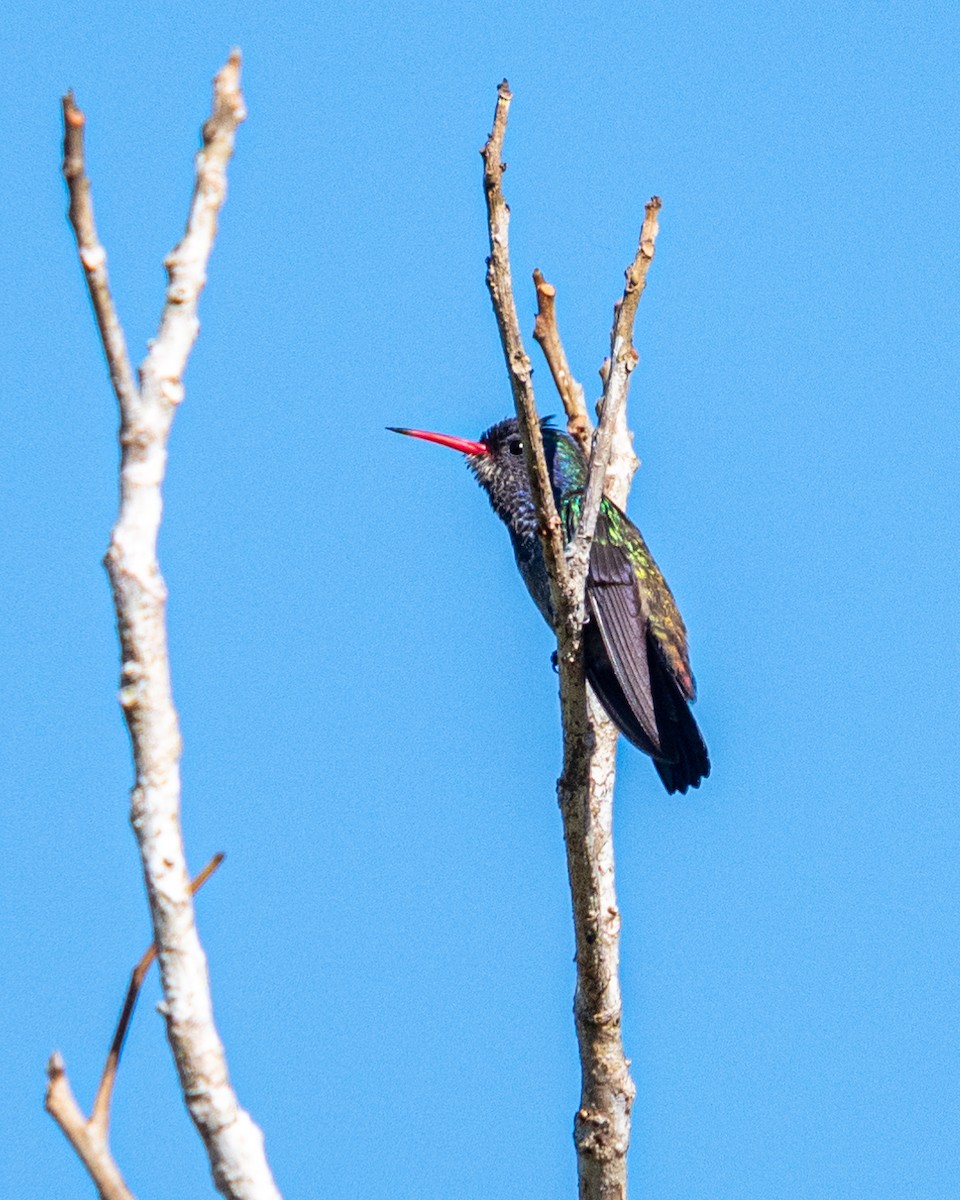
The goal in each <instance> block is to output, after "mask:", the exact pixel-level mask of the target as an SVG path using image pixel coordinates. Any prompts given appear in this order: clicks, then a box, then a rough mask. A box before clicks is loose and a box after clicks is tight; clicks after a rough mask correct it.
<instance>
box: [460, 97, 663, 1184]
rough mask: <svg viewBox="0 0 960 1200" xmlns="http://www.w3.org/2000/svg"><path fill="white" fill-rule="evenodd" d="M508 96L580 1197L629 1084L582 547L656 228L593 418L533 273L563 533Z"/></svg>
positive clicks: (631, 277) (616, 421)
mask: <svg viewBox="0 0 960 1200" xmlns="http://www.w3.org/2000/svg"><path fill="white" fill-rule="evenodd" d="M511 100H512V95H511V93H510V88H509V86H508V85H507V82H506V80H504V82H503V83H501V85H500V87H499V88H498V90H497V106H496V110H495V113H494V121H493V130H492V132H491V134H490V136H489V138H488V139H487V142H486V145H485V146H484V148H483V151H482V154H483V161H484V192H485V195H486V200H487V224H488V232H489V238H490V257H489V259H488V260H487V285H488V288H489V290H490V298H491V300H492V302H493V309H494V313H495V314H496V318H497V326H498V328H499V331H500V340H501V342H502V345H503V350H504V357H505V359H506V364H507V373H508V375H509V377H510V385H511V389H512V391H513V397H514V403H515V406H516V411H517V420H518V423H519V426H520V433H521V436H522V438H523V443H524V447H525V449H526V451H527V455H526V461H527V469H528V472H529V476H530V488H531V492H532V495H533V500H534V504H535V507H536V512H537V516H538V520H539V525H540V535H541V542H542V545H543V553H544V558H545V560H546V564H547V571H548V574H549V578H550V594H551V602H552V605H553V612H554V620H555V627H556V634H557V663H558V674H559V677H560V707H561V713H562V719H563V771H562V774H561V776H560V779H559V780H558V783H557V795H558V799H559V802H560V810H561V815H562V818H563V826H564V840H565V842H566V849H567V871H568V874H569V877H570V890H571V897H572V901H573V918H574V932H575V938H576V947H577V953H576V963H577V985H576V996H575V999H574V1015H575V1021H576V1027H577V1039H578V1042H579V1046H580V1062H581V1070H582V1083H581V1097H580V1106H579V1108H578V1110H577V1114H576V1119H575V1122H574V1142H575V1144H576V1149H577V1169H578V1176H579V1190H580V1197H581V1200H625V1197H626V1194H627V1172H626V1154H627V1147H628V1144H629V1140H630V1110H631V1106H632V1103H633V1099H634V1095H635V1093H636V1089H635V1087H634V1084H633V1080H632V1079H631V1078H630V1071H629V1062H628V1061H627V1059H626V1057H625V1055H624V1052H623V1041H622V1037H621V1028H620V1022H621V1011H622V1003H621V995H620V981H619V954H620V950H619V936H620V911H619V908H618V906H617V900H616V889H615V883H614V861H613V784H614V779H615V770H616V767H615V763H616V741H617V731H616V728H615V726H614V725H613V724H612V722H611V721H609V719H608V718H607V717H606V716H605V715H604V714H603V712H602V711H601V710H600V707H599V705H598V704H597V703H596V702H595V700H594V699H593V697H592V696H591V695H590V693H589V692H588V690H587V686H586V679H585V673H584V657H583V625H584V620H585V616H586V610H585V593H586V581H587V570H588V566H589V560H590V547H591V545H592V543H593V536H594V533H595V530H596V525H597V519H598V517H599V513H600V502H601V500H602V498H603V495H604V494H605V493H606V494H607V495H609V496H610V498H611V499H612V500H613V501H614V502H615V503H617V504H619V505H620V506H621V507H623V506H624V505H625V502H626V497H627V493H628V491H629V487H630V482H631V480H632V478H633V474H634V471H635V470H636V467H637V465H638V463H637V459H636V457H635V455H634V453H633V447H632V440H631V436H630V433H629V430H628V428H627V423H626V400H627V392H628V389H629V384H630V375H631V373H632V371H633V369H634V367H635V366H636V364H637V362H638V361H639V355H638V354H637V351H636V349H635V347H634V345H633V326H634V319H635V316H636V311H637V305H638V304H639V301H640V297H641V295H642V294H643V290H644V287H645V286H646V278H647V271H648V270H649V267H650V263H651V262H652V260H653V256H654V250H655V245H656V237H657V232H658V222H657V216H658V213H659V211H660V200H659V198H658V197H656V196H654V197H653V198H652V199H651V200H650V201H649V203H648V204H647V206H646V211H645V215H644V221H643V227H642V229H641V233H640V240H639V244H638V247H637V252H636V255H635V256H634V259H633V262H632V263H631V264H630V266H629V267H628V268H627V271H626V285H625V287H624V292H623V296H622V297H621V299H620V300H619V301H618V303H617V305H616V306H615V310H614V323H613V329H612V331H611V335H610V358H609V359H608V360H607V362H606V364H605V369H602V371H601V378H602V380H603V395H602V398H601V400H600V402H599V404H598V406H597V407H598V413H599V414H600V424H599V427H598V428H597V429H596V430H594V429H593V427H592V425H591V422H590V419H589V417H588V415H587V410H586V404H585V402H584V393H583V387H582V386H581V385H580V384H579V383H578V382H577V380H576V379H575V377H574V375H573V373H572V371H571V370H570V366H569V363H568V361H567V357H566V354H565V352H564V349H563V343H562V341H561V339H560V333H559V329H558V326H557V316H556V288H555V287H554V286H553V285H552V284H550V283H548V282H547V280H546V279H544V277H543V274H542V273H541V272H540V271H539V270H537V271H534V273H533V281H534V286H535V288H536V295H537V304H538V310H537V318H536V323H535V325H534V332H533V336H534V339H535V340H536V341H537V342H538V343H539V345H540V348H541V350H542V351H543V354H544V357H545V359H546V361H547V365H548V366H549V368H550V373H551V375H552V377H553V381H554V384H555V385H556V388H557V391H558V393H559V395H560V398H561V400H562V402H563V406H564V411H565V412H566V415H567V428H568V430H569V432H570V434H571V435H572V436H573V437H574V438H575V439H576V440H577V441H578V442H579V444H580V446H581V447H582V448H583V450H584V452H585V454H587V456H588V458H589V473H588V477H587V485H586V489H585V495H584V503H583V507H582V511H581V515H580V521H579V523H578V526H577V529H576V531H575V533H574V536H573V537H572V538H571V539H570V541H569V542H568V543H565V539H564V533H563V529H562V526H561V522H560V518H559V515H558V513H557V507H556V504H555V502H554V499H553V491H552V488H551V486H550V478H549V472H548V468H547V464H546V458H545V455H544V451H543V438H542V436H541V432H540V421H539V417H538V415H537V408H536V402H535V397H534V390H533V382H532V374H531V369H530V360H529V358H528V357H527V354H526V351H525V349H524V346H523V338H522V336H521V333H520V326H519V321H518V318H517V311H516V304H515V301H514V296H513V283H512V278H511V271H510V257H509V240H508V231H509V217H510V214H509V209H508V207H507V204H506V201H505V199H504V196H503V191H502V186H501V180H502V176H503V170H504V165H503V161H502V152H503V141H504V135H505V133H506V127H507V118H508V114H509V110H510V102H511Z"/></svg>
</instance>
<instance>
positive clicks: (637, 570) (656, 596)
mask: <svg viewBox="0 0 960 1200" xmlns="http://www.w3.org/2000/svg"><path fill="white" fill-rule="evenodd" d="M543 432H544V441H545V443H546V448H547V450H548V456H549V458H550V459H551V461H550V464H549V465H550V473H551V478H552V480H553V485H554V498H555V500H556V503H557V508H558V510H559V512H560V517H561V519H562V520H563V522H564V525H565V527H566V531H567V537H568V538H571V537H573V534H574V532H575V530H576V527H577V523H578V521H579V520H580V512H581V509H582V507H583V490H582V489H583V486H584V484H585V483H586V477H587V467H586V461H585V460H584V457H583V454H582V452H581V450H580V447H579V446H578V445H577V444H576V442H574V441H573V439H572V438H570V437H569V436H568V435H567V434H565V433H563V432H562V431H561V430H553V429H550V430H547V429H544V431H543ZM550 434H553V435H554V436H552V437H551V436H550ZM594 540H595V543H597V544H599V545H605V546H609V547H610V548H612V549H616V550H620V551H622V552H623V554H624V555H625V557H626V558H627V559H628V560H629V562H630V565H631V567H632V570H633V574H634V575H635V577H636V580H637V589H638V592H639V594H640V602H641V604H642V606H643V612H644V615H645V616H646V618H647V621H648V623H649V627H650V631H651V632H652V634H653V636H654V637H655V638H656V640H657V643H658V645H659V646H660V648H661V650H662V652H663V655H664V658H665V659H666V662H667V665H668V666H669V667H670V670H671V671H672V673H673V675H674V677H675V678H676V680H677V682H678V684H679V685H680V688H681V690H682V692H683V694H684V695H685V696H686V698H687V699H688V700H693V699H694V698H695V696H696V685H695V684H694V680H693V673H692V672H691V670H690V659H689V656H688V651H687V630H686V626H685V625H684V623H683V618H682V617H681V616H680V611H679V609H678V608H677V602H676V601H675V600H674V598H673V593H672V592H671V591H670V588H669V587H668V586H667V581H666V580H665V579H664V577H663V575H662V573H661V571H660V568H659V567H658V566H657V564H656V562H655V561H654V558H653V555H652V554H651V553H650V551H649V549H648V548H647V544H646V542H645V541H644V540H643V537H642V535H641V533H640V530H639V529H637V527H636V525H634V523H633V522H632V521H631V520H630V518H629V517H628V516H626V514H625V513H623V512H621V511H620V509H619V508H617V506H616V505H615V504H614V503H613V501H612V500H609V499H607V497H606V496H604V498H603V500H602V501H601V504H600V516H599V518H598V520H597V532H596V535H595V539H594Z"/></svg>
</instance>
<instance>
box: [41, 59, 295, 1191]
mask: <svg viewBox="0 0 960 1200" xmlns="http://www.w3.org/2000/svg"><path fill="white" fill-rule="evenodd" d="M63 108H64V175H65V178H66V181H67V186H68V188H69V191H70V220H71V224H72V225H73V228H74V231H75V233H76V235H77V246H78V249H79V252H80V259H81V263H82V264H83V269H84V273H85V275H86V279H87V285H88V288H89V290H90V296H91V299H92V301H93V306H94V311H95V313H96V317H97V324H98V327H99V330H100V336H101V340H102V342H103V347H104V351H105V353H106V356H107V362H108V364H109V369H110V378H111V380H112V382H113V385H114V390H115V392H116V395H117V401H118V404H119V408H120V451H121V461H120V512H119V516H118V519H117V523H116V525H115V526H114V529H113V534H112V536H111V540H110V548H109V549H108V551H107V555H106V560H105V561H106V566H107V571H108V572H109V575H110V582H111V585H112V588H113V597H114V605H115V607H116V613H117V627H118V631H119V635H120V649H121V659H122V665H121V688H120V702H121V705H122V706H123V710H124V717H125V719H126V722H127V725H128V728H129V730H130V738H131V743H132V748H133V758H134V767H135V772H136V781H135V784H134V787H133V791H132V793H131V822H132V824H133V828H134V832H135V833H136V836H137V842H138V845H139V848H140V856H141V861H142V864H143V873H144V880H145V882H146V888H147V898H148V900H149V904H150V915H151V918H152V922H153V929H154V941H155V943H156V946H157V956H158V958H159V962H160V975H161V980H162V983H163V993H164V1002H163V1006H162V1011H163V1015H164V1017H165V1019H166V1025H167V1036H168V1039H169V1041H170V1046H171V1048H172V1050H173V1056H174V1060H175V1062H176V1066H177V1072H178V1074H179V1076H180V1085H181V1089H182V1091H183V1095H184V1099H185V1101H186V1104H187V1108H188V1110H189V1112H190V1115H191V1117H192V1118H193V1121H194V1124H195V1125H196V1127H197V1129H198V1131H199V1133H200V1135H201V1137H202V1138H203V1142H204V1145H205V1146H206V1149H207V1154H208V1156H209V1159H210V1167H211V1172H212V1175H213V1179H214V1183H215V1184H216V1186H217V1188H218V1189H219V1190H220V1192H221V1193H222V1194H223V1195H224V1196H228V1197H231V1198H233V1200H268V1198H269V1200H278V1197H279V1193H278V1191H277V1189H276V1185H275V1184H274V1182H273V1178H272V1176H271V1174H270V1168H269V1166H268V1165H267V1160H266V1155H265V1153H264V1149H263V1136H262V1134H261V1132H260V1130H259V1129H258V1128H257V1126H256V1125H255V1124H254V1123H253V1121H252V1120H251V1119H250V1117H249V1115H248V1114H247V1113H246V1112H245V1111H244V1110H243V1109H242V1108H241V1107H240V1105H239V1103H238V1102H237V1098H236V1095H235V1093H234V1091H233V1088H232V1086H231V1084H230V1077H229V1073H228V1071H227V1062H226V1056H225V1053H224V1049H223V1045H222V1043H221V1041H220V1037H219V1034H218V1033H217V1029H216V1025H215V1024H214V1019H213V1008H212V1002H211V998H210V983H209V979H208V976H207V963H206V957H205V955H204V953H203V948H202V946H201V944H200V939H199V936H198V934H197V929H196V924H195V920H194V910H193V901H192V898H191V894H190V878H189V875H188V874H187V867H186V858H185V855H184V848H183V839H182V835H181V830H180V729H179V723H178V719H177V713H176V710H175V708H174V705H173V696H172V692H171V685H170V663H169V655H168V649H167V630H166V587H165V585H164V582H163V577H162V576H161V574H160V568H159V565H158V563H157V556H156V550H157V535H158V532H159V528H160V516H161V511H162V495H161V488H162V484H163V478H164V472H165V468H166V458H167V439H168V436H169V433H170V426H171V423H172V421H173V417H174V413H175V412H176V408H177V405H178V404H179V403H180V401H181V400H182V399H183V371H184V368H185V366H186V363H187V359H188V357H189V354H190V350H191V348H192V346H193V343H194V341H195V339H196V336H197V332H198V329H199V323H198V320H197V303H198V300H199V297H200V293H201V291H202V289H203V286H204V284H205V282H206V269H207V262H208V260H209V258H210V252H211V250H212V248H213V241H214V237H215V234H216V230H217V220H218V217H219V213H220V208H221V206H222V204H223V201H224V198H225V196H226V186H227V173H226V172H227V164H228V162H229V160H230V157H231V155H232V153H233V144H234V137H235V134H236V131H237V127H238V126H239V125H240V123H241V122H242V121H243V120H244V118H245V116H246V108H245V106H244V100H243V93H242V92H241V90H240V55H239V53H238V52H236V51H234V52H233V53H232V54H231V55H230V58H229V59H228V60H227V63H226V64H225V66H224V67H223V69H222V70H221V71H220V72H219V73H218V75H217V76H216V79H215V80H214V88H213V108H212V112H211V114H210V117H209V119H208V120H207V121H206V123H205V124H204V126H203V131H202V144H201V147H200V150H199V152H198V153H197V156H196V170H195V184H194V191H193V199H192V201H191V204H190V210H189V214H188V218H187V226H186V230H185V232H184V235H183V238H182V239H181V241H180V243H179V245H178V246H177V247H176V248H175V249H174V250H173V251H172V252H171V253H170V254H169V255H168V257H167V260H166V263H165V265H166V268H167V276H168V285H167V294H166V303H165V304H164V307H163V311H162V314H161V318H160V326H159V329H158V332H157V336H156V338H155V339H154V340H153V342H152V343H151V346H150V349H149V352H148V354H147V356H146V358H145V359H144V361H143V364H142V365H141V367H140V383H139V387H137V386H136V385H135V384H134V383H133V380H132V378H131V373H130V367H129V363H128V361H127V355H126V347H125V345H124V340H123V334H122V331H121V328H120V322H119V320H118V318H117V315H116V312H115V310H114V306H113V302H112V300H111V298H110V290H109V283H108V280H107V272H106V254H105V253H104V251H103V247H102V245H101V243H100V241H99V239H98V237H97V233H96V228H95V226H94V221H93V209H92V205H91V203H90V186H89V183H88V181H87V179H86V173H85V168H84V149H83V130H84V118H83V114H82V113H81V112H80V111H79V109H77V107H76V105H75V104H74V102H73V97H72V96H70V95H68V96H67V97H65V99H64V105H63Z"/></svg>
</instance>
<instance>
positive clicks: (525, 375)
mask: <svg viewBox="0 0 960 1200" xmlns="http://www.w3.org/2000/svg"><path fill="white" fill-rule="evenodd" d="M512 99H513V96H512V94H511V92H510V87H509V84H508V83H507V81H506V80H504V81H503V82H502V83H501V84H500V87H499V88H498V89H497V107H496V111H495V113H494V118H493V130H492V132H491V134H490V136H489V137H488V138H487V142H486V145H485V146H484V147H483V149H482V150H481V152H480V153H481V154H482V155H483V190H484V194H485V195H486V198H487V226H488V230H489V234H490V257H489V258H488V259H487V287H488V288H489V290H490V299H491V300H492V301H493V311H494V312H495V313H496V317H497V326H498V327H499V329H500V341H501V342H502V343H503V353H504V357H505V358H506V362H507V373H508V375H509V376H510V387H511V388H512V390H513V399H514V404H515V405H516V410H517V420H518V422H519V423H520V435H521V437H522V438H523V444H524V446H525V447H526V448H527V455H526V460H527V469H528V471H529V472H530V488H531V491H532V493H533V501H534V504H535V506H536V510H537V515H538V516H539V518H540V520H541V530H542V534H543V553H544V557H545V558H546V560H547V567H548V570H549V572H550V579H551V586H552V585H553V583H554V582H556V583H557V584H558V585H559V584H560V583H561V582H562V581H563V579H564V576H565V574H566V567H565V560H564V552H563V528H562V526H561V523H560V516H559V514H558V513H557V506H556V504H555V503H554V501H553V491H552V489H551V487H550V473H549V471H548V470H547V462H546V458H545V457H544V453H543V437H542V435H541V433H540V418H539V417H538V415H537V406H536V400H535V398H534V394H533V375H532V371H531V367H530V359H529V358H528V357H527V352H526V350H525V349H524V347H523V337H522V336H521V333H520V322H519V320H518V318H517V305H516V301H515V300H514V296H513V279H512V276H511V271H510V243H509V229H510V209H509V208H508V207H507V202H506V200H505V199H504V198H503V184H502V179H503V173H504V171H505V170H506V169H507V166H506V163H505V162H504V161H503V138H504V135H505V134H506V132H507V117H508V115H509V112H510V101H511V100H512ZM557 608H558V606H557V603H556V597H554V611H557Z"/></svg>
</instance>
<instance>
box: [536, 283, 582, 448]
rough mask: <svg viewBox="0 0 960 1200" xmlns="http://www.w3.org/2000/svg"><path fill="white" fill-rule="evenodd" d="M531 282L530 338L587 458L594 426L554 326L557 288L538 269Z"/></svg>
mask: <svg viewBox="0 0 960 1200" xmlns="http://www.w3.org/2000/svg"><path fill="white" fill-rule="evenodd" d="M533 283H534V286H535V287H536V289H537V319H536V321H535V322H534V325H533V338H534V341H536V342H539V343H540V349H541V350H542V351H543V357H544V358H545V359H546V360H547V366H548V367H549V368H550V374H551V375H552V376H553V382H554V383H555V384H556V385H557V391H558V392H559V393H560V399H561V400H562V401H563V410H564V412H565V413H566V414H567V431H568V433H569V434H570V436H571V437H573V438H575V439H576V440H577V441H578V442H579V443H580V449H581V450H582V451H583V453H584V454H585V455H586V456H587V457H588V458H589V457H590V435H591V433H592V432H593V426H592V424H591V423H590V418H589V416H588V415H587V404H586V401H585V400H584V396H583V387H582V385H581V384H580V383H578V382H577V380H576V379H575V378H574V375H573V372H572V371H571V370H570V364H569V363H568V362H567V353H566V351H565V350H564V348H563V342H562V341H561V340H560V330H559V329H558V327H557V289H556V288H555V287H554V286H553V284H552V283H548V282H547V281H546V280H545V279H544V277H543V274H542V272H541V271H539V270H536V271H534V273H533Z"/></svg>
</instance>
